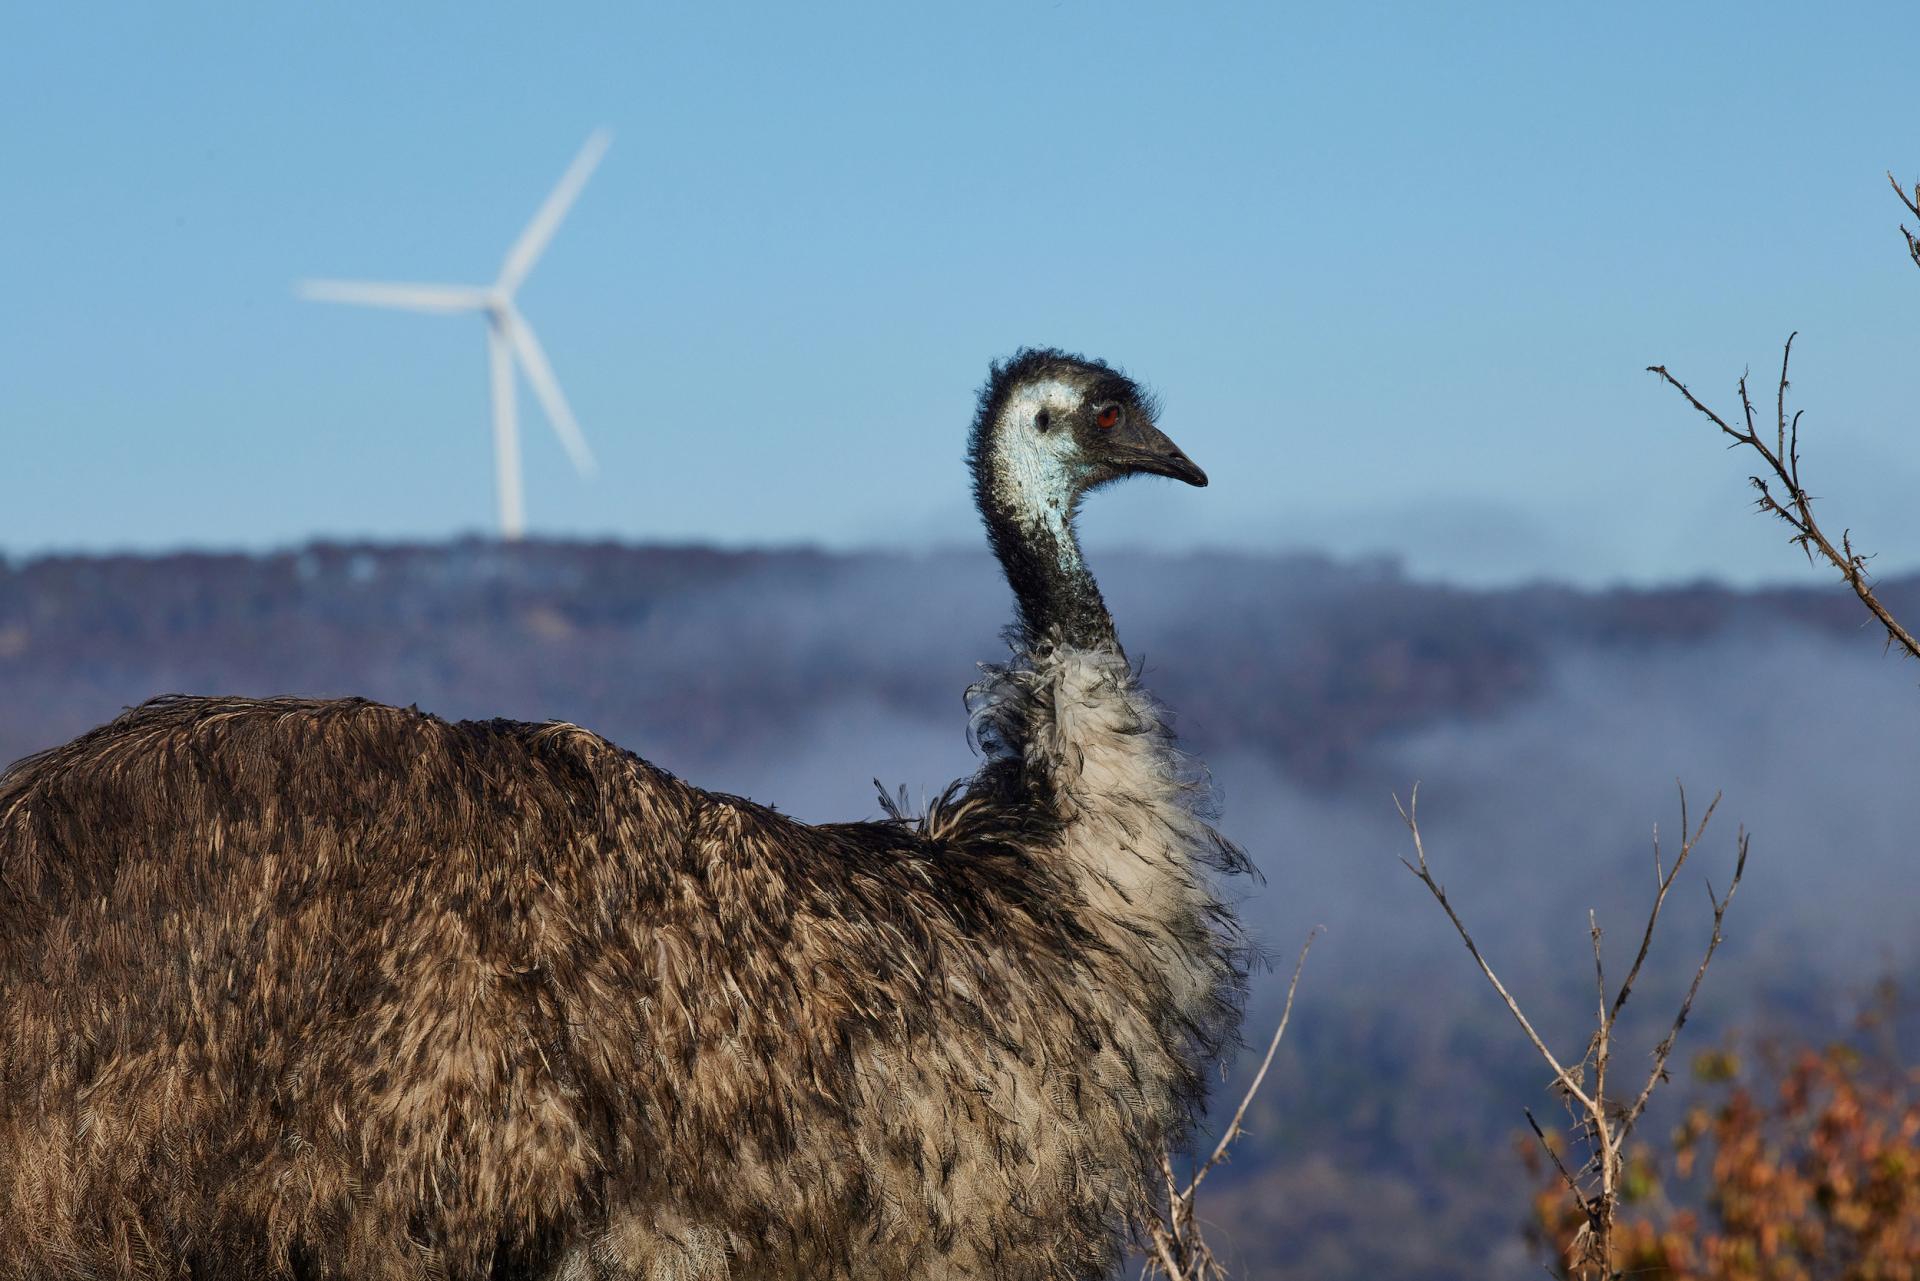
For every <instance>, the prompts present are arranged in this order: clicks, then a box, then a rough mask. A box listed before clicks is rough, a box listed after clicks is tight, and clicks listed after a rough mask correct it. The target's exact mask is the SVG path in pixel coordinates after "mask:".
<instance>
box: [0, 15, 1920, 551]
mask: <svg viewBox="0 0 1920 1281" xmlns="http://www.w3.org/2000/svg"><path fill="white" fill-rule="evenodd" d="M1823 9H1824V11H1822V12H1818V13H1816V12H1815V11H1814V8H1813V7H1811V6H1790V5H1721V4H1697V5H1686V6H1673V5H1650V4H1649V5H1633V4H1628V5H1609V6H1593V5H1589V6H1567V5H1519V4H1513V5H1428V4H1403V5H1359V4H1354V5H1315V6H1310V7H1304V6H1290V5H1245V6H1231V5H1223V6H1177V7H1176V6H1161V5H1153V6H1149V5H1127V4H1116V5H1098V6H1096V5H1092V4H1087V3H1082V2H1080V0H1061V2H1060V3H1056V4H1051V5H1048V4H1038V5H981V4H969V5H964V6H950V7H940V8H936V7H932V6H878V5H876V6H868V7H855V6H840V5H821V6H778V7H775V6H744V5H726V4H705V5H691V4H688V5H671V6H667V5H618V6H615V5H608V6H603V7H598V6H596V7H564V8H563V7H561V6H543V7H540V8H539V9H538V10H536V9H535V8H534V7H533V6H505V5H488V4H462V5H457V6H455V5H445V6H431V5H405V6H388V5H383V6H371V5H368V6H346V5H341V6H326V7H320V6H310V7H304V8H296V7H293V6H265V5H259V6H243V5H239V4H233V5H226V6H215V5H185V4H169V5H165V6H145V7H134V6H126V7H119V8H112V9H109V8H105V7H97V8H92V9H89V10H86V11H84V12H83V11H82V10H80V9H79V8H76V7H73V6H42V7H39V8H37V9H34V10H29V9H27V8H26V7H16V8H15V9H14V10H12V11H11V12H10V14H9V16H8V17H7V18H6V20H5V28H6V29H5V32H4V38H0V284H4V286H5V290H6V307H5V309H4V312H0V315H4V317H5V319H4V321H0V323H3V324H4V326H5V330H6V332H5V335H4V337H5V342H4V345H0V444H3V445H4V449H5V456H6V460H7V461H6V462H5V463H4V464H0V550H4V551H6V552H8V553H11V554H15V555H18V554H23V553H32V552H36V551H43V550H48V549H74V548H86V549H106V548H137V549H160V548H172V547H181V546H205V547H221V548H231V547H245V548H258V547H269V546H280V545H286V544H290V543H296V542H300V541H304V540H306V539H309V538H314V537H329V538H360V537H370V538H379V539H416V538H439V537H446V536H449V535H452V534H456V533H461V532H471V531H483V530H486V529H488V528H489V527H490V526H491V523H492V510H493V499H492V492H491V460H490V453H489V450H490V445H489V441H488V436H487V418H486V412H487V411H486V388H485V382H484V365H483V358H484V353H483V345H482V336H481V330H480V325H479V322H478V321H477V320H475V319H471V318H464V317H453V318H441V317H427V316H413V315H405V314H398V313H395V314H384V313H378V312H372V311H361V310H356V309H349V308H341V307H324V306H318V305H314V304H309V303H301V302H298V301H295V300H294V298H293V297H292V294H291V291H290V285H291V283H292V281H293V280H294V279H295V278H296V277H300V276H305V275H338V276H357V277H366V278H373V279H419V280H448V281H473V282H479V281H484V280H486V279H489V278H490V277H491V275H492V273H493V271H494V270H495V268H496V267H497V265H498V262H499V258H500V255H501V254H502V253H503V252H504V250H505V248H506V246H507V245H508V244H509V242H510V241H511V240H512V239H513V237H514V236H515V234H516V233H517V232H518V231H519V229H520V227H521V226H522V224H523V223H524V222H525V221H526V219H527V218H528V217H529V216H530V215H531V213H532V210H533V208H534V206H535V205H536V204H537V203H538V202H539V200H540V199H541V198H542V196H543V195H544V194H545V192H546V190H547V189H548V187H549V186H550V185H551V184H552V183H553V182H554V180H555V179H556V178H557V177H558V175H559V173H560V170H561V169H562V168H563V167H564V166H565V164H566V162H567V160H568V159H569V158H570V157H571V155H572V154H573V152H574V150H575V149H576V148H577V147H578V146H579V145H580V143H581V141H582V140H583V138H584V137H585V136H586V134H587V133H588V131H589V130H590V129H591V128H593V127H595V126H598V125H607V126H609V127H611V128H612V129H613V131H614V133H615V139H616V141H615V144H614V148H613V150H612V152H611V153H610V154H609V155H608V157H607V159H606V162H605V163H604V164H603V165H602V167H601V169H600V171H599V173H598V174H597V175H596V177H595V178H594V180H593V182H592V184H591V185H590V186H589V187H588V189H587V191H586V193H585V195H584V196H583V198H582V199H581V201H580V203H579V205H578V206H577V207H576V209H575V210H574V213H573V215H572V217H571V218H570V219H569V221H568V222H567V224H566V226H565V227H563V228H562V230H561V231H560V234H559V235H558V237H557V238H556V240H555V241H554V243H553V246H552V248H551V249H550V250H549V252H548V254H547V256H546V257H545V259H544V260H543V261H542V262H541V263H540V265H539V266H538V267H537V268H536V270H535V272H534V274H533V276H532V278H531V280H530V281H529V283H528V284H527V286H526V287H525V289H524V290H523V292H522V294H521V304H522V307H523V309H524V311H525V313H526V314H527V316H528V317H529V318H530V320H531V321H532V323H533V325H534V327H535V328H536V330H537V331H538V333H539V334H540V336H541V338H542V340H543V341H544V343H545V345H546V347H547V350H548V352H549V354H550V355H551V356H552V359H553V363H554V365H555V367H556V369H557V371H558V374H559V377H560V381H561V382H562V384H563V385H564V386H565V388H566V389H567V392H568V394H569V396H570V397H571V399H572V401H573V403H574V407H575V409H576V411H577V413H578V415H579V417H580V420H581V422H582V424H583V426H584V427H585V429H586V431H587V434H588V436H589V437H590V439H591V440H592V441H593V444H594V446H595V448H596V450H597V451H598V453H599V455H600V459H601V463H602V471H601V474H600V475H599V477H598V478H597V479H595V480H593V481H591V482H582V481H580V480H578V479H577V478H575V477H574V476H573V474H572V472H571V471H570V470H569V468H568V465H567V463H566V460H565V457H564V455H563V454H562V453H561V451H560V449H559V447H558V445H557V444H556V442H555V441H554V440H553V438H552V437H551V436H550V435H549V434H548V433H547V431H546V429H545V427H544V424H543V422H542V420H540V419H539V417H538V415H537V412H536V411H535V410H534V408H533V406H532V405H531V403H530V402H529V400H528V398H527V397H526V396H524V395H523V396H522V406H523V415H524V419H523V426H524V428H525V430H526V432H527V437H526V457H527V476H528V499H527V502H528V512H529V520H530V525H531V528H532V530H533V532H534V533H536V534H542V535H555V536H568V537H575V536H578V537H600V536H614V537H620V538H633V539H641V538H645V539H656V538H657V539H672V540H688V539H697V540H703V541H713V542H720V543H723V544H728V545H740V544H749V543H793V542H812V543H822V544H826V545H829V546H883V547H899V546H908V547H913V546H925V545H929V544H936V543H955V542H965V541H968V540H971V539H973V538H975V537H976V536H977V535H976V533H975V532H974V528H973V524H972V519H971V515H970V512H969V511H968V508H967V506H966V497H965V492H966V491H965V484H964V478H963V476H962V474H961V471H960V465H959V459H960V454H961V447H962V437H963V432H964V429H965V425H966V421H967V418H968V416H969V412H970V409H971V403H972V395H973V392H974V389H975V388H976V386H977V385H978V383H979V381H980V379H981V376H982V374H983V372H984V370H985V366H986V363H987V361H988V359H989V358H990V357H993V356H995V355H999V354H1005V353H1007V352H1008V351H1010V350H1011V349H1013V348H1014V347H1016V346H1018V345H1020V344H1022V343H1052V344H1057V345H1061V346H1066V347H1070V348H1077V349H1081V350H1085V351H1088V352H1091V353H1095V354H1098V355H1101V356H1105V357H1107V358H1109V359H1112V360H1114V361H1116V362H1118V363H1120V364H1122V365H1123V366H1125V367H1126V368H1128V369H1129V370H1130V371H1131V372H1133V373H1135V374H1136V375H1138V376H1140V377H1141V378H1142V379H1143V380H1145V381H1147V382H1148V383H1150V384H1152V385H1153V386H1154V387H1156V388H1157V389H1158V390H1159V392H1160V393H1161V395H1162V398H1163V400H1164V402H1165V406H1166V413H1165V416H1164V419H1163V426H1165V427H1166V428H1167V429H1168V430H1169V432H1170V433H1171V434H1172V435H1173V436H1174V438H1175V439H1176V440H1178V441H1180V442H1181V443H1182V444H1183V445H1184V446H1186V448H1187V449H1188V452H1190V453H1191V454H1192V455H1193V456H1194V457H1195V458H1196V459H1197V460H1198V461H1200V462H1201V463H1202V465H1204V466H1205V467H1206V468H1207V469H1208V471H1209V472H1210V473H1211V474H1212V476H1213V477H1214V485H1213V487H1212V488H1210V489H1209V490H1207V491H1205V492H1204V493H1197V492H1194V491H1189V490H1185V489H1182V488H1179V487H1176V486H1173V485H1171V484H1151V485H1149V484H1142V485H1139V486H1136V487H1134V488H1133V489H1132V490H1131V491H1124V492H1115V493H1113V494H1112V495H1102V496H1101V497H1100V498H1099V499H1098V500H1096V504H1095V506H1094V507H1093V508H1092V510H1091V511H1090V514H1089V522H1088V524H1089V534H1088V537H1089V542H1090V543H1093V544H1096V545H1106V546H1115V545H1121V544H1130V545H1137V546H1149V547H1167V548H1180V547H1188V546H1194V545H1229V546H1247V547H1260V548H1280V547H1301V546H1312V547H1319V548H1324V549H1327V550H1330V551H1334V552H1336V553H1342V554H1352V553H1363V552H1366V553H1370V552H1380V551H1387V552H1394V553H1398V554H1400V555H1403V556H1405V557H1406V558H1407V560H1408V562H1409V564H1410V565H1411V566H1412V567H1413V568H1414V569H1415V570H1416V571H1419V572H1422V573H1434V574H1445V575H1449V576H1453V577H1459V578H1463V579H1467V580H1472V581H1506V580H1511V579H1513V578H1517V577H1525V576H1530V575H1536V574H1547V575H1553V576H1558V577H1568V578H1574V579H1577V580H1581V581H1589V582H1604V581H1613V580H1619V579H1628V580H1633V581H1663V580H1672V579H1679V578H1688V577H1692V576H1695V575H1699V574H1717V575H1720V576H1723V577H1729V578H1732V579H1735V580H1751V579H1755V578H1767V579H1787V580H1795V579H1801V578H1806V577H1810V576H1811V571H1808V570H1807V569H1806V568H1805V566H1804V563H1802V562H1799V561H1798V560H1797V558H1796V553H1793V552H1792V551H1791V550H1790V549H1788V548H1786V547H1785V546H1783V545H1782V543H1781V541H1780V539H1779V538H1778V537H1777V536H1776V535H1775V534H1774V532H1773V530H1772V529H1770V528H1769V527H1768V526H1766V525H1765V524H1763V523H1762V522H1761V521H1760V520H1759V518H1757V517H1755V516H1752V515H1750V514H1748V513H1747V511H1746V506H1747V492H1746V490H1745V486H1744V474H1745V472H1744V466H1745V465H1744V463H1743V462H1742V460H1740V459H1739V458H1738V457H1737V456H1730V455H1728V454H1726V453H1724V452H1723V451H1722V450H1721V449H1720V448H1719V446H1718V445H1717V444H1716V443H1715V441H1714V440H1713V439H1712V438H1711V437H1710V436H1709V434H1708V433H1707V430H1706V428H1705V427H1704V425H1703V424H1701V423H1699V422H1696V421H1693V420H1692V419H1691V418H1690V416H1689V415H1688V414H1686V413H1684V412H1682V406H1681V405H1680V404H1679V403H1678V401H1677V399H1676V398H1675V397H1673V395H1672V393H1671V392H1666V391H1663V390H1662V389H1661V388H1660V387H1659V386H1658V385H1657V384H1656V383H1655V382H1654V380H1653V379H1652V378H1651V376H1649V375H1647V374H1645V373H1643V372H1642V369H1643V367H1644V366H1645V365H1647V364H1649V363H1653V362H1655V361H1664V362H1666V363H1667V364H1669V365H1670V366H1671V367H1673V368H1674V369H1675V370H1676V371H1677V372H1680V373H1682V374H1683V376H1685V377H1687V378H1688V379H1689V380H1690V381H1691V382H1692V383H1693V384H1694V385H1695V387H1696V390H1699V391H1701V392H1702V393H1703V394H1707V393H1710V394H1711V395H1712V396H1713V397H1714V398H1716V400H1717V401H1718V402H1720V403H1725V402H1726V401H1727V400H1728V398H1729V397H1730V393H1731V388H1732V384H1733V380H1734V378H1735V377H1737V375H1738V374H1739V372H1740V370H1741V369H1742V367H1743V366H1745V365H1746V364H1748V363H1752V364H1753V366H1754V367H1755V368H1756V370H1762V371H1764V370H1765V369H1766V367H1767V366H1769V365H1770V364H1771V363H1772V362H1774V361H1775V360H1777V355H1778V349H1779V343H1780V340H1781V339H1782V338H1784V337H1785V335H1786V334H1787V332H1788V331H1789V330H1792V329H1796V328H1797V329H1799V330H1800V331H1801V333H1802V337H1801V340H1800V344H1799V347H1798V349H1797V350H1798V361H1797V371H1798V374H1797V379H1796V389H1797V391H1798V392H1799V394H1800V397H1801V403H1803V404H1804V405H1805V406H1806V407H1807V409H1808V411H1809V413H1808V417H1807V422H1806V436H1807V442H1808V443H1807V448H1806V453H1807V456H1808V464H1807V465H1808V470H1809V473H1810V475H1811V477H1812V479H1813V482H1814V484H1813V487H1814V489H1815V491H1816V492H1817V493H1818V494H1820V495H1821V496H1822V498H1823V499H1824V501H1825V502H1826V503H1827V504H1828V507H1829V509H1830V510H1831V512H1832V513H1833V520H1834V521H1835V523H1836V524H1839V523H1846V524H1850V525H1851V526H1852V527H1853V528H1854V530H1855V534H1856V538H1857V539H1858V540H1859V541H1860V542H1861V543H1862V544H1863V545H1864V546H1866V547H1869V548H1874V549H1878V550H1880V551H1882V552H1883V553H1884V555H1883V559H1882V560H1881V562H1880V567H1881V568H1882V569H1883V570H1891V569H1900V568H1908V567H1914V566H1916V565H1920V505H1916V504H1915V503H1913V502H1912V500H1911V498H1910V495H1912V494H1913V493H1914V492H1916V490H1920V440H1916V437H1915V434H1914V431H1913V426H1914V423H1913V414H1912V411H1911V405H1912V403H1913V394H1912V393H1913V373H1912V370H1913V361H1912V359H1911V356H1910V352H1911V351H1912V348H1913V345H1914V341H1915V339H1916V336H1920V273H1916V272H1915V271H1914V269H1913V267H1912V266H1911V265H1909V264H1907V263H1906V261H1905V254H1904V250H1903V249H1902V247H1901V245H1900V242H1899V237H1898V233H1897V231H1896V229H1895V228H1896V224H1897V222H1898V218H1897V216H1896V215H1897V214H1898V212H1899V210H1898V208H1897V206H1896V205H1895V203H1894V201H1893V198H1892V195H1891V193H1890V192H1888V190H1887V188H1886V180H1885V178H1884V176H1883V175H1884V172H1885V171H1886V170H1887V169H1889V168H1891V169H1894V170H1896V171H1898V172H1901V173H1903V174H1905V175H1907V176H1909V177H1911V176H1912V175H1914V174H1915V173H1920V135H1916V134H1915V133H1914V131H1913V128H1912V124H1913V114H1912V92H1913V88H1914V77H1913V72H1912V67H1913V65H1914V62H1915V54H1916V53H1917V52H1920V48H1917V47H1916V45H1917V44H1920V38H1917V37H1916V36H1915V33H1914V27H1913V25H1912V23H1911V22H1910V21H1909V20H1908V18H1909V15H1908V14H1907V13H1906V12H1905V11H1904V10H1903V9H1900V8H1896V7H1895V6H1892V5H1855V6H1847V7H1834V6H1827V7H1823ZM1766 376H1768V375H1765V374H1764V373H1763V377H1766Z"/></svg>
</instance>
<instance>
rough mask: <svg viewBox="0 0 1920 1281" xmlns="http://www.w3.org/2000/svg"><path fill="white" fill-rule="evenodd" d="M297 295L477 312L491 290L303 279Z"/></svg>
mask: <svg viewBox="0 0 1920 1281" xmlns="http://www.w3.org/2000/svg"><path fill="white" fill-rule="evenodd" d="M294 292H295V293H296V294H298V295H299V296H300V297H302V298H304V299H306V300H307V301H308V302H345V303H356V304H359V305H361V306H365V307H398V308H400V309H401V310H403V311H433V312H455V311H475V310H477V309H479V308H481V307H484V306H486V305H487V291H486V290H484V289H475V288H472V287H471V286H467V285H411V284H392V285H389V284H379V283H375V282H373V281H369V280H302V281H300V282H298V283H297V284H296V285H294Z"/></svg>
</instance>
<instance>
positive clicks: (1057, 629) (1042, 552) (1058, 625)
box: [987, 513, 1120, 651]
mask: <svg viewBox="0 0 1920 1281" xmlns="http://www.w3.org/2000/svg"><path fill="white" fill-rule="evenodd" d="M987 529H988V532H989V536H990V537H991V539H992V542H993V550H994V554H995V555H997V556H998V557H999V558H1000V566H1001V568H1002V569H1003V570H1005V571H1006V575H1007V582H1008V583H1009V584H1010V585H1011V586H1012V587H1013V595H1014V599H1015V601H1016V602H1017V603H1018V605H1019V610H1020V630H1021V632H1022V634H1023V637H1024V639H1025V641H1026V645H1027V648H1029V649H1031V648H1033V647H1034V646H1035V645H1038V644H1040V643H1042V642H1045V641H1049V640H1051V641H1055V642H1058V643H1062V644H1066V645H1071V646H1073V647H1074V648H1076V649H1111V650H1115V651H1118V650H1119V648H1120V641H1119V639H1118V637H1116V636H1115V635H1114V631H1113V616H1112V615H1111V614H1109V613H1108V612H1107V603H1106V601H1105V600H1103V599H1102V598H1101V596H1100V587H1099V584H1097V583H1095V582H1094V581H1093V574H1092V572H1091V571H1090V570H1088V569H1087V563H1086V561H1085V560H1084V559H1082V558H1081V555H1080V541H1079V539H1077V538H1076V537H1074V532H1073V524H1072V521H1071V520H1070V519H1069V518H1066V517H1063V518H1061V519H1060V520H1058V521H1048V520H1044V519H1035V518H1032V517H1028V518H1026V519H1022V518H1021V517H1019V516H1017V515H1013V514H1010V513H1000V514H989V515H988V517H987Z"/></svg>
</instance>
